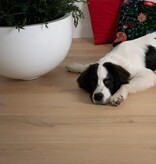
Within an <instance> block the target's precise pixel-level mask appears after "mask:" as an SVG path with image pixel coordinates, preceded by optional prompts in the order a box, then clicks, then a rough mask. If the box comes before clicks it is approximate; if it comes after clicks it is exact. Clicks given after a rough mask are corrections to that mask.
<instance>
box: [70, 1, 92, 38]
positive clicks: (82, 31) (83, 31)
mask: <svg viewBox="0 0 156 164" xmlns="http://www.w3.org/2000/svg"><path fill="white" fill-rule="evenodd" d="M78 6H79V7H80V8H81V10H82V11H83V13H84V17H85V19H82V20H81V21H80V23H79V25H78V27H77V28H75V27H74V26H73V38H93V33H92V28H91V23H90V16H89V12H88V7H87V5H84V4H78Z"/></svg>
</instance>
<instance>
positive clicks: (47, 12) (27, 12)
mask: <svg viewBox="0 0 156 164" xmlns="http://www.w3.org/2000/svg"><path fill="white" fill-rule="evenodd" d="M80 2H82V3H86V0H0V26H16V27H17V28H18V29H20V28H23V27H24V26H25V25H30V24H36V23H45V24H47V22H48V21H52V20H55V19H57V18H60V17H61V16H63V15H65V14H66V13H69V12H71V13H72V16H73V19H74V25H75V27H76V26H77V25H78V22H79V20H80V19H81V18H83V12H82V11H81V10H80V8H79V7H78V6H76V4H75V3H80Z"/></svg>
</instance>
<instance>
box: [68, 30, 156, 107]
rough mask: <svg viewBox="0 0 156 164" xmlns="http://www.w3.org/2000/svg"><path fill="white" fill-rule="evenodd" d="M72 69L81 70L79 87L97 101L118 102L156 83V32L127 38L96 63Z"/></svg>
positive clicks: (73, 65)
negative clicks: (135, 37) (127, 39)
mask: <svg viewBox="0 0 156 164" xmlns="http://www.w3.org/2000/svg"><path fill="white" fill-rule="evenodd" d="M67 68H68V70H69V71H71V72H77V73H78V72H79V73H82V74H81V75H80V77H79V78H78V83H79V86H80V87H81V88H83V89H85V90H86V91H87V92H89V93H90V95H91V99H92V101H93V103H95V104H107V103H109V102H110V103H111V104H112V105H119V104H121V103H122V102H123V101H125V99H126V98H127V96H128V94H129V93H136V92H139V91H144V90H146V89H148V88H150V87H153V86H154V85H156V75H155V73H154V71H155V70H156V32H154V33H152V34H148V35H146V36H143V37H141V38H138V39H135V40H132V41H126V42H123V43H121V44H120V45H118V46H117V47H115V48H114V49H113V50H112V51H111V52H110V53H108V54H107V55H106V56H104V57H103V58H101V59H100V60H99V61H98V62H97V63H94V64H85V65H83V64H72V65H69V66H67Z"/></svg>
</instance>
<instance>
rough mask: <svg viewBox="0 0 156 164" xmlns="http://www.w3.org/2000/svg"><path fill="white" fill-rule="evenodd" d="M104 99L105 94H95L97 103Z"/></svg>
mask: <svg viewBox="0 0 156 164" xmlns="http://www.w3.org/2000/svg"><path fill="white" fill-rule="evenodd" d="M102 99H103V94H102V93H101V92H99V93H95V94H94V100H95V101H98V102H99V101H101V100H102Z"/></svg>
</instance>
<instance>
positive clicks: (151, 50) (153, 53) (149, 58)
mask: <svg viewBox="0 0 156 164" xmlns="http://www.w3.org/2000/svg"><path fill="white" fill-rule="evenodd" d="M145 55H146V56H145V62H146V68H149V69H151V70H153V71H154V70H156V48H155V47H153V46H151V45H148V46H147V50H146V52H145Z"/></svg>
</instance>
